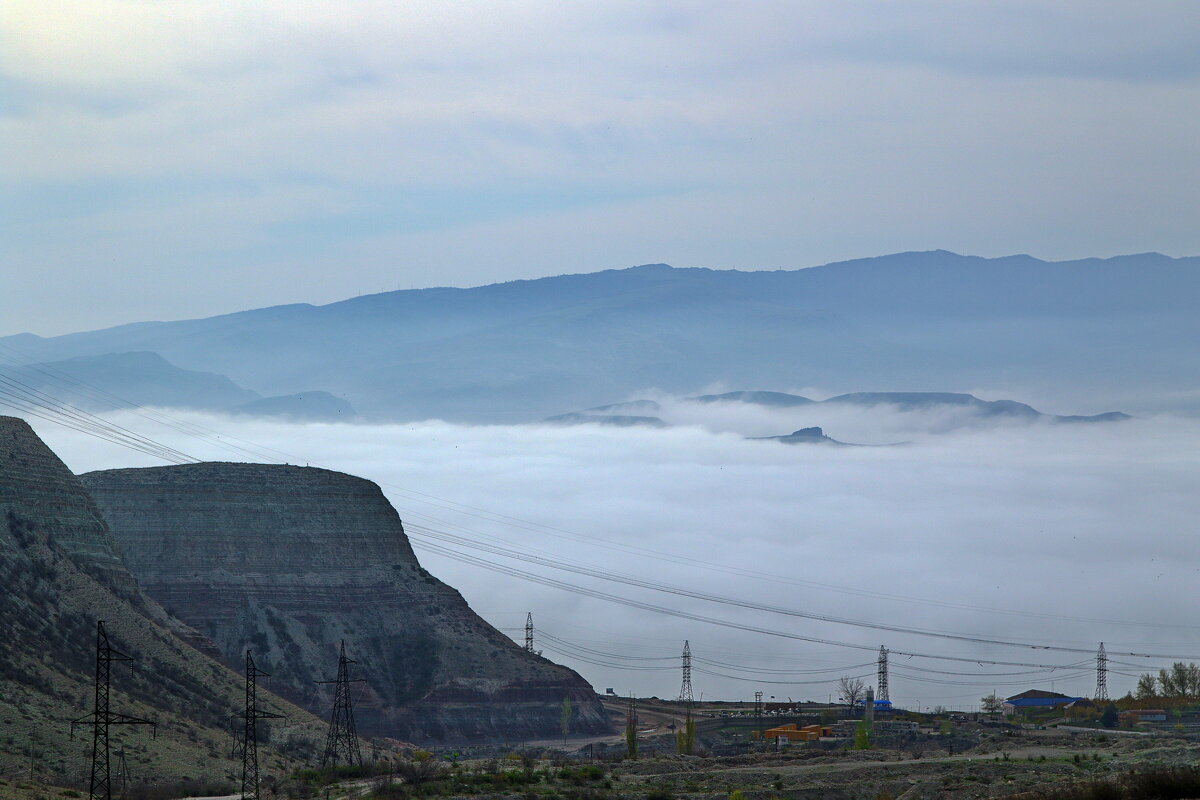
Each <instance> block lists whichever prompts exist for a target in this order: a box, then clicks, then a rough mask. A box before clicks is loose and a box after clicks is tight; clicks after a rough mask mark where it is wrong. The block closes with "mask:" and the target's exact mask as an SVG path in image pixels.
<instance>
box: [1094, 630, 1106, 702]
mask: <svg viewBox="0 0 1200 800" xmlns="http://www.w3.org/2000/svg"><path fill="white" fill-rule="evenodd" d="M1096 699H1097V700H1107V699H1108V653H1106V652H1104V642H1101V643H1100V649H1099V650H1097V651H1096Z"/></svg>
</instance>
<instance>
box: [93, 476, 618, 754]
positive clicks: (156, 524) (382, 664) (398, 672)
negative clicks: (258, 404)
mask: <svg viewBox="0 0 1200 800" xmlns="http://www.w3.org/2000/svg"><path fill="white" fill-rule="evenodd" d="M82 480H83V482H84V484H85V485H86V486H87V487H88V489H89V490H90V491H91V492H92V494H93V496H94V497H95V498H96V500H97V502H98V503H99V505H100V507H101V509H102V511H103V513H104V515H105V517H106V518H107V520H108V521H109V524H110V525H111V526H112V528H113V531H114V533H115V535H116V537H117V539H118V541H119V543H120V545H121V547H122V549H123V550H124V552H125V555H126V559H127V563H128V564H129V568H130V570H131V571H132V572H133V574H134V575H135V576H136V577H137V579H138V581H139V582H140V583H141V585H142V586H143V587H144V588H145V590H146V591H147V592H148V593H149V594H150V595H151V596H152V597H154V598H155V599H157V600H158V601H159V602H161V603H162V604H163V605H164V606H165V607H167V608H168V609H169V610H170V611H171V613H173V614H175V615H177V616H179V617H180V618H181V619H183V620H185V621H186V622H187V623H188V624H189V625H192V626H194V627H195V628H197V629H198V630H200V631H201V632H203V633H204V634H206V635H207V636H208V637H210V638H211V639H212V640H213V641H214V642H215V643H216V644H217V646H218V647H219V648H220V650H221V652H222V653H223V654H224V655H225V657H226V658H227V659H229V660H233V659H235V658H237V657H238V654H239V653H241V652H242V651H243V650H244V649H245V648H247V647H253V648H254V649H255V652H256V653H260V654H261V655H262V661H263V662H264V665H265V666H264V669H267V671H269V672H271V673H272V676H273V677H272V686H273V687H274V688H275V690H276V691H278V692H280V693H282V694H284V695H285V696H288V697H289V698H291V699H293V700H295V701H296V702H299V703H301V704H302V705H304V706H305V707H307V708H309V709H310V710H312V711H314V712H317V713H322V712H325V711H327V709H328V707H329V703H330V702H331V691H330V689H329V687H328V686H323V685H320V684H317V683H316V682H315V681H317V680H319V679H328V678H332V677H333V672H334V670H335V668H336V662H337V648H338V644H339V642H340V641H341V640H343V639H344V640H345V641H346V647H347V652H348V654H349V655H350V657H351V658H354V659H355V660H356V661H357V662H358V664H357V666H356V667H355V669H356V670H357V675H358V677H360V678H362V679H363V680H364V683H362V684H360V685H359V689H358V690H357V693H358V696H359V700H358V702H357V717H358V727H359V730H360V732H364V733H370V734H375V735H385V736H391V737H394V738H398V739H402V740H407V741H413V742H418V743H423V742H428V743H438V742H442V743H460V742H470V741H509V742H518V741H521V740H524V739H534V738H539V737H547V736H554V735H557V734H558V731H559V715H560V709H561V706H562V701H563V698H564V697H566V698H568V699H569V700H570V701H571V704H572V706H573V708H574V719H573V720H572V724H571V727H572V730H573V731H575V732H579V733H599V732H607V731H608V730H609V729H610V722H609V721H608V718H607V716H606V715H605V712H604V711H603V708H602V707H601V706H600V704H599V703H598V702H597V700H596V697H595V694H594V691H593V690H592V688H591V686H590V685H589V684H588V683H587V682H586V681H584V680H583V678H581V677H580V676H579V675H577V674H576V673H575V672H573V671H571V670H569V669H567V668H566V667H562V666H559V665H556V664H554V663H552V662H550V661H548V660H546V659H544V658H542V657H540V656H536V655H534V654H531V653H527V652H525V650H524V649H523V648H521V647H519V646H517V645H516V644H515V643H513V642H512V640H510V639H509V638H508V637H506V636H504V635H503V634H502V633H500V632H499V631H497V630H496V629H495V628H493V627H491V626H490V625H488V624H487V623H486V622H484V621H483V620H482V619H480V618H479V617H478V616H477V615H476V614H475V613H474V612H473V611H472V610H471V609H470V607H468V605H467V603H466V601H465V600H464V599H463V598H462V596H461V595H460V594H459V593H458V592H457V591H455V590H454V589H453V588H451V587H449V586H447V585H446V584H444V583H442V582H441V581H439V580H437V579H436V578H434V577H433V576H432V575H430V574H429V573H428V572H426V571H425V570H424V569H423V568H422V567H421V565H420V564H419V563H418V562H417V558H416V556H415V555H414V553H413V551H412V547H411V546H410V545H409V542H408V538H407V537H406V536H405V533H404V529H403V526H402V525H401V522H400V518H399V516H398V515H397V513H396V511H395V509H394V508H392V506H391V504H390V503H389V502H388V501H387V499H386V498H385V497H384V496H383V493H382V491H380V489H379V487H378V486H376V485H375V484H374V483H371V482H370V481H367V480H364V479H361V478H356V477H353V476H350V475H345V474H342V473H338V472H331V471H329V470H323V469H316V468H310V467H296V466H284V465H262V464H234V463H208V464H194V465H185V466H173V467H158V468H149V469H123V470H109V471H103V472H93V473H89V474H87V475H84V476H82Z"/></svg>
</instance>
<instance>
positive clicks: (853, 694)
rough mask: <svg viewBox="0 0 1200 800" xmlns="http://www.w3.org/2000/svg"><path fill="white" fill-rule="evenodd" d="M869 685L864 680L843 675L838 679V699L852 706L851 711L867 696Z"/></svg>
mask: <svg viewBox="0 0 1200 800" xmlns="http://www.w3.org/2000/svg"><path fill="white" fill-rule="evenodd" d="M866 688H867V684H866V683H864V682H863V679H862V678H851V677H848V676H846V675H843V676H842V677H841V678H839V679H838V699H839V700H841V701H842V702H843V703H845V704H846V705H848V706H850V711H851V712H853V711H854V707H855V706H856V705H858V701H859V700H862V699H863V698H864V697H865V696H866Z"/></svg>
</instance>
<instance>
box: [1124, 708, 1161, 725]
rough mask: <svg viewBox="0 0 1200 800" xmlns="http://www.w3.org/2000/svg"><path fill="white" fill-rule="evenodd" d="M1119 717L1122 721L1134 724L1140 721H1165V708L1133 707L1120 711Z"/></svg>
mask: <svg viewBox="0 0 1200 800" xmlns="http://www.w3.org/2000/svg"><path fill="white" fill-rule="evenodd" d="M1120 718H1121V721H1122V722H1124V721H1126V720H1128V721H1129V722H1131V723H1133V724H1135V725H1136V724H1138V723H1140V722H1166V721H1167V710H1166V709H1165V708H1134V709H1130V710H1129V711H1122V712H1121V717H1120Z"/></svg>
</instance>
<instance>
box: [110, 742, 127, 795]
mask: <svg viewBox="0 0 1200 800" xmlns="http://www.w3.org/2000/svg"><path fill="white" fill-rule="evenodd" d="M113 755H115V756H116V757H117V777H118V778H119V779H120V781H121V797H124V796H125V789H126V788H127V787H128V785H129V762H128V761H126V760H125V748H124V747H122V748H121V749H120V750H117V751H116V752H115V753H113Z"/></svg>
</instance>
